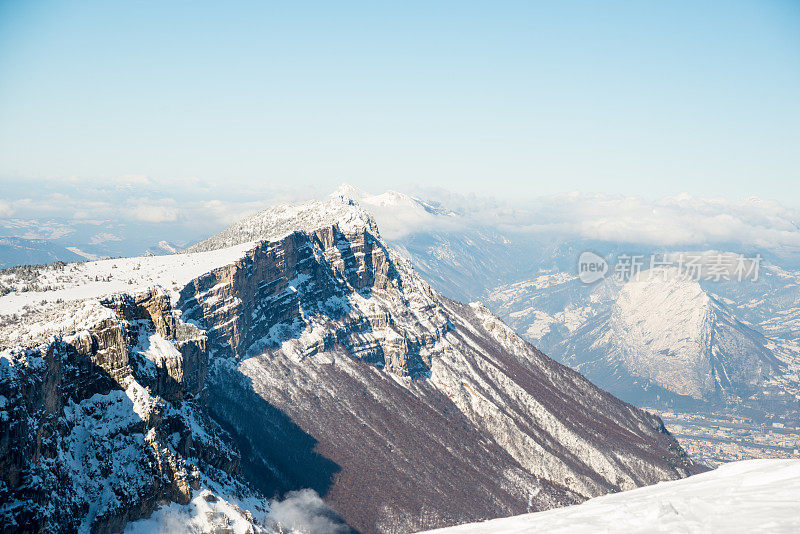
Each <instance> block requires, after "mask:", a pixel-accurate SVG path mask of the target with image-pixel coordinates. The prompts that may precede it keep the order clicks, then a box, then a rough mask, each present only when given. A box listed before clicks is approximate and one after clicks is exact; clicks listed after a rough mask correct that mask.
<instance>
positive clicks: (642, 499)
mask: <svg viewBox="0 0 800 534" xmlns="http://www.w3.org/2000/svg"><path fill="white" fill-rule="evenodd" d="M799 530H800V460H749V461H743V462H734V463H730V464H726V465H723V466H721V467H719V468H717V469H715V470H714V471H710V472H708V473H702V474H699V475H694V476H691V477H689V478H685V479H683V480H677V481H674V482H662V483H660V484H657V485H655V486H650V487H647V488H641V489H635V490H631V491H624V492H622V493H616V494H614V495H607V496H605V497H597V498H595V499H591V500H589V501H587V502H585V503H583V504H581V505H579V506H567V507H565V508H559V509H558V510H551V511H547V512H539V513H534V514H527V515H521V516H516V517H508V518H503V519H495V520H492V521H486V522H484V523H472V524H469V525H460V526H457V527H451V528H445V529H441V530H436V531H431V533H430V534H433V533H434V532H435V534H488V533H491V534H522V533H524V532H548V533H552V534H555V533H564V534H580V533H595V532H653V533H656V532H664V533H672V532H698V533H699V532H728V533H743V534H744V533H746V534H750V533H753V532H764V533H769V534H778V533H786V534H789V533H792V532H798V531H799Z"/></svg>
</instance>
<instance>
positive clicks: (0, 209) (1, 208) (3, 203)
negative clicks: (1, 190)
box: [0, 198, 14, 217]
mask: <svg viewBox="0 0 800 534" xmlns="http://www.w3.org/2000/svg"><path fill="white" fill-rule="evenodd" d="M13 214H14V208H13V207H12V206H11V202H9V201H7V200H3V199H2V198H0V217H11V215H13Z"/></svg>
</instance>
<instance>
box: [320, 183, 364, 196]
mask: <svg viewBox="0 0 800 534" xmlns="http://www.w3.org/2000/svg"><path fill="white" fill-rule="evenodd" d="M328 196H329V198H338V199H344V200H361V199H362V198H366V197H368V196H370V194H369V193H367V192H366V191H364V190H363V189H359V188H358V187H356V186H354V185H352V184H348V183H347V182H342V184H341V185H340V186H339V187H337V188H336V190H335V191H334V192H333V193H331V194H330V195H328Z"/></svg>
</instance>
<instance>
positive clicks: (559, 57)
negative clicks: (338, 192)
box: [0, 0, 800, 216]
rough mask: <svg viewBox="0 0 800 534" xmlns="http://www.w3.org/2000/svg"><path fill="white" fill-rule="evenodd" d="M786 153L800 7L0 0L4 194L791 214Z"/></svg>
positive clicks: (795, 184) (798, 172)
mask: <svg viewBox="0 0 800 534" xmlns="http://www.w3.org/2000/svg"><path fill="white" fill-rule="evenodd" d="M798 147H800V2H797V1H789V0H780V1H779V0H760V1H750V2H738V1H730V0H728V1H719V2H709V1H691V2H681V1H675V2H615V1H609V2H588V1H587V2H575V1H565V2H511V1H507V2H465V1H458V2H446V1H441V2H393V3H389V2H363V3H352V2H319V3H316V2H302V3H301V2H180V1H176V2H58V3H55V2H39V1H37V0H27V1H16V0H0V186H2V184H3V183H5V184H6V186H7V187H6V188H5V189H6V190H7V191H12V190H13V191H14V194H15V195H16V196H17V197H19V195H23V196H24V190H25V185H26V184H28V185H29V186H30V189H36V188H37V187H38V186H37V185H36V184H41V183H42V182H43V181H50V182H51V183H61V182H63V181H64V180H68V181H70V183H72V184H81V183H83V182H85V183H88V184H96V183H98V182H103V181H109V182H115V183H116V182H119V181H120V180H122V179H123V178H121V177H130V176H136V177H145V178H146V179H147V180H149V181H151V182H154V183H157V184H169V187H170V188H171V189H172V190H175V191H176V194H173V195H172V197H171V198H175V197H177V198H178V199H180V192H181V191H185V192H186V193H187V194H190V189H191V187H192V186H191V184H192V183H196V182H202V183H205V184H211V188H212V189H214V190H223V191H226V192H228V193H231V192H233V191H238V192H240V195H242V196H245V197H247V198H249V199H250V200H255V199H254V198H253V196H255V195H260V194H263V192H264V191H265V190H280V191H283V190H290V189H297V190H301V191H306V192H307V191H331V190H333V189H334V188H335V187H336V186H337V185H338V184H339V183H341V182H343V181H347V182H349V183H352V184H354V185H356V186H359V187H362V188H365V189H368V190H371V191H374V192H380V191H383V190H385V189H388V188H401V187H405V186H409V185H414V186H421V187H437V188H443V189H447V190H451V191H457V192H463V193H475V194H477V195H489V196H493V197H496V198H500V199H507V200H508V199H534V198H536V197H538V196H540V195H552V194H557V193H561V192H569V191H581V192H599V193H605V194H622V195H634V196H636V195H640V196H643V197H645V198H649V199H657V198H660V197H663V196H666V195H675V194H679V193H688V194H690V195H694V196H699V197H722V198H726V199H746V198H749V197H753V196H756V197H759V198H762V199H764V200H778V201H780V202H782V203H784V204H786V205H789V206H792V207H800V150H798ZM10 184H14V185H13V187H12V186H11V185H10ZM181 184H184V185H181ZM2 189H3V188H0V216H2V211H3V209H4V207H3V206H4V202H5V205H13V203H14V202H15V201H18V200H19V198H16V199H15V198H9V197H11V194H10V193H7V194H6V195H3V192H2ZM76 191H77V193H76V194H77V195H78V198H79V195H80V187H78V188H77V189H76ZM90 191H91V188H87V189H86V195H90V194H91V193H90ZM4 197H5V198H4ZM87 198H88V197H87ZM144 200H145V201H146V200H147V199H146V198H145V199H144ZM205 200H206V201H213V200H214V199H213V198H206V199H205ZM5 211H6V212H7V213H10V211H11V210H10V209H6V210H5Z"/></svg>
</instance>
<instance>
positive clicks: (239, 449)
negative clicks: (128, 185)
mask: <svg viewBox="0 0 800 534" xmlns="http://www.w3.org/2000/svg"><path fill="white" fill-rule="evenodd" d="M0 276H2V277H3V283H4V284H5V285H6V286H7V287H11V288H14V291H12V292H11V293H8V294H6V295H4V296H2V297H0V314H2V318H3V321H2V323H0V344H1V345H0V350H2V359H0V362H2V365H3V367H2V369H3V370H4V372H3V374H0V395H3V397H2V399H0V400H2V402H3V407H4V408H3V409H4V410H6V412H7V415H4V416H3V418H0V434H2V435H3V436H8V439H5V440H3V441H1V442H0V444H2V446H3V447H5V448H4V449H3V450H2V451H1V452H3V458H4V462H5V463H2V464H0V476H1V477H2V479H1V480H2V483H3V484H2V485H0V491H2V492H3V493H2V495H3V501H4V502H13V503H15V504H14V506H12V507H6V508H3V510H2V511H3V515H0V517H2V519H3V521H5V522H8V524H14V523H11V522H12V521H13V522H16V524H17V525H28V526H29V527H30V530H34V531H35V530H44V529H47V528H50V527H52V526H53V525H60V524H62V522H67V524H69V525H78V524H83V523H86V524H87V525H89V526H91V528H94V529H108V528H113V529H116V528H118V527H119V526H120V525H124V524H125V523H126V522H128V521H131V520H133V519H137V518H143V517H146V516H148V515H149V514H151V513H152V512H153V509H154V508H155V507H156V505H157V504H158V503H159V502H161V501H172V502H175V503H176V504H177V505H180V506H183V507H187V506H188V507H189V508H188V509H187V508H182V509H178V510H175V512H176V513H177V514H178V516H184V517H186V516H187V514H190V515H191V510H192V509H193V510H195V511H196V510H198V509H200V508H203V507H206V505H205V504H203V502H205V503H209V502H219V503H221V504H219V505H215V506H208V507H209V508H211V509H212V510H210V511H211V512H212V513H215V512H214V510H213V509H214V508H215V507H219V508H220V513H222V512H224V511H225V510H228V509H230V508H231V507H230V506H229V505H228V504H227V503H236V502H250V501H248V499H251V498H256V499H258V498H259V497H260V498H261V499H263V497H264V496H272V495H275V494H276V493H283V492H286V491H291V490H300V489H303V488H311V489H314V490H316V491H318V492H319V493H320V494H321V495H322V496H323V497H324V499H325V501H326V502H327V503H329V504H331V505H332V506H333V507H334V508H335V509H336V511H337V512H339V513H340V514H341V515H342V517H343V518H344V519H345V520H346V521H347V522H348V523H349V524H350V525H352V526H353V527H355V528H357V529H358V530H359V531H362V532H365V533H368V532H396V531H411V530H418V529H421V528H430V527H435V526H443V525H448V524H454V523H458V522H463V521H469V520H477V519H481V518H489V517H496V516H498V515H507V514H513V513H519V512H525V511H531V510H542V509H548V508H552V507H555V506H560V505H564V504H569V503H575V502H579V501H581V500H583V499H586V498H588V497H593V496H596V495H601V494H604V493H608V492H613V491H619V490H624V489H630V488H634V487H637V486H641V485H644V484H651V483H654V482H657V481H659V480H670V479H676V478H680V477H682V476H686V475H689V474H691V473H694V472H698V471H700V470H702V467H701V466H698V465H696V464H694V463H693V462H692V461H691V460H690V459H689V458H688V457H687V456H686V455H685V453H684V452H683V450H682V449H681V448H680V446H679V445H678V444H677V442H676V441H675V440H674V439H673V438H672V437H671V436H670V435H669V434H668V433H667V432H666V430H665V429H664V427H663V424H662V423H661V421H660V420H659V419H658V418H656V417H654V416H652V415H650V414H647V413H646V412H643V411H641V410H639V409H637V408H634V407H633V406H630V405H628V404H626V403H624V402H622V401H620V400H618V399H616V398H614V397H613V396H611V395H609V394H607V393H605V392H603V391H601V390H600V389H598V388H596V387H595V386H593V385H592V384H591V383H590V382H588V381H587V380H586V379H584V378H583V377H582V376H580V375H579V374H577V373H575V372H574V371H572V370H570V369H568V368H566V367H564V366H562V365H560V364H558V363H556V362H554V361H552V360H550V359H549V358H547V357H546V356H545V355H543V354H542V353H541V352H539V351H538V350H536V349H535V348H534V347H532V346H531V345H529V344H527V343H526V342H524V341H523V340H522V339H521V338H519V337H518V336H517V335H516V334H515V333H514V332H513V331H512V330H511V329H509V328H508V327H507V326H506V325H504V324H503V323H502V322H501V321H500V320H498V319H497V317H495V316H494V315H492V314H491V313H490V312H489V311H488V310H487V309H486V308H484V307H482V306H480V305H477V304H475V305H462V304H459V303H456V302H454V301H450V300H448V299H447V298H445V297H443V296H441V295H440V294H438V293H437V292H436V291H434V290H432V289H431V288H430V286H428V284H427V283H425V282H424V281H423V280H422V279H421V278H420V277H419V276H418V275H417V274H416V273H415V271H414V269H413V268H412V267H411V265H410V264H409V263H408V262H407V261H406V260H404V259H403V258H402V257H400V256H398V255H396V254H394V253H393V252H391V251H390V250H389V249H388V248H387V247H386V245H385V244H384V242H383V241H381V239H380V237H379V234H378V233H377V229H376V227H375V223H374V221H373V220H372V218H371V217H370V215H369V214H368V213H367V212H365V211H364V210H363V209H362V208H360V207H359V206H358V205H357V203H356V202H352V201H351V200H350V199H345V200H342V199H341V198H331V199H328V200H326V201H323V202H317V203H309V204H304V205H300V206H295V207H291V206H283V207H279V208H276V209H274V210H267V211H265V212H262V213H260V214H257V215H256V216H254V217H252V218H248V219H246V220H243V221H241V222H240V223H238V224H236V225H234V226H233V227H232V228H231V229H229V230H227V231H225V232H223V233H222V234H220V235H219V236H216V237H214V238H211V239H209V240H206V241H204V242H203V243H201V244H199V245H198V246H197V247H194V248H192V249H191V250H190V251H188V252H186V253H185V254H177V255H170V256H163V257H146V258H131V259H126V260H107V261H103V262H90V263H86V264H78V265H75V264H67V265H59V266H53V267H51V268H48V269H44V270H41V269H34V270H24V269H22V270H15V271H8V272H3V273H2V275H0ZM153 286H155V287H153ZM21 325H22V326H21ZM51 336H55V337H51ZM55 371H57V372H55ZM131 388H133V389H131ZM138 391H143V392H144V393H146V395H147V397H146V398H148V399H152V401H148V402H147V403H146V406H149V407H152V409H151V408H148V409H147V410H140V409H137V408H136V406H137V404H136V403H131V402H129V401H126V400H125V399H126V398H127V399H130V398H131V394H132V393H128V392H138ZM144 393H143V394H142V395H144ZM97 395H100V396H101V397H97ZM137 395H138V394H137ZM142 398H145V397H142ZM101 404H102V405H103V406H106V405H108V406H111V405H112V404H113V406H114V409H113V410H110V409H109V410H106V409H104V408H102V407H100V405H101ZM187 411H189V412H190V413H189V415H187V416H186V417H183V416H180V414H184V413H187ZM131 412H134V413H135V414H137V415H136V417H134V416H133V415H131ZM109 414H110V415H109ZM113 414H119V415H120V417H119V419H120V421H119V422H117V418H116V416H113V419H114V420H113V421H111V420H107V419H108V417H111V416H112V415H113ZM165 414H175V415H174V416H170V417H167V416H166V415H165ZM128 416H130V417H128ZM126 417H127V418H128V419H130V420H128V419H126ZM137 417H138V419H137ZM139 419H141V420H142V421H143V423H140V422H139ZM192 421H194V423H193V422H192ZM105 427H109V428H113V429H114V431H113V432H104V431H103V428H105ZM87 429H88V430H87ZM62 430H63V431H64V432H66V435H68V436H75V439H72V438H70V439H66V438H64V437H63V435H62ZM37 435H42V436H46V437H47V439H45V440H43V441H37V440H36V439H35V438H34V436H37ZM87 436H89V437H91V443H92V446H91V450H93V451H99V452H98V454H99V455H100V456H98V457H97V458H95V459H92V458H94V457H91V458H89V460H88V461H89V462H90V465H96V462H100V463H99V464H97V468H96V471H87V470H86V469H88V468H81V467H80V465H81V463H80V462H77V461H76V462H73V463H72V464H70V465H73V466H74V470H72V471H69V472H62V471H61V470H60V469H59V468H58V466H59V465H61V464H60V463H59V462H55V463H53V461H52V459H53V458H61V457H65V458H66V457H76V455H77V456H80V457H81V458H83V456H81V455H85V454H86V451H87V449H86V447H84V446H82V445H81V444H82V443H86V442H87V441H86V439H87ZM203 436H211V438H208V439H205V438H203ZM23 443H24V444H25V447H27V448H23V449H20V450H23V451H24V453H22V454H19V453H12V452H11V451H14V450H17V449H19V448H20V447H21V444H23ZM207 443H213V444H217V445H214V446H213V447H212V446H209V447H207V446H206V444H207ZM115 451H121V452H124V454H123V456H124V457H131V458H134V459H136V461H137V462H140V464H141V465H143V466H145V465H146V466H149V467H147V468H143V469H140V470H138V471H137V473H138V476H139V477H140V478H141V479H142V480H141V481H140V482H136V484H133V485H131V486H130V487H132V488H139V490H137V491H136V492H134V493H135V495H133V496H132V495H131V494H130V493H131V492H130V491H129V489H128V487H127V486H126V482H130V481H129V480H128V479H126V478H125V476H123V473H124V466H118V465H116V464H115V463H114V458H115V455H114V452H115ZM224 458H229V459H230V461H222V459H224ZM104 462H105V463H104ZM173 466H175V467H173ZM87 473H90V474H91V476H88V477H87V476H84V475H86V474H87ZM109 473H111V474H114V476H111V475H109ZM116 473H120V474H119V476H117V475H116ZM219 473H224V474H225V475H224V481H223V480H222V479H221V478H220V476H221V475H220V476H217V475H218V474H219ZM20 474H22V475H20ZM35 477H36V478H35ZM38 480H45V481H47V484H40V483H39V482H37V481H38ZM147 480H159V481H163V482H162V483H163V484H164V485H163V487H162V486H159V487H160V488H161V490H159V491H151V490H150V489H148V488H150V486H148V485H147ZM32 481H33V482H32ZM243 481H246V482H247V483H248V484H249V485H250V487H251V488H252V489H253V490H254V491H255V492H256V493H255V495H250V494H249V493H248V491H250V490H247V489H246V488H244V487H243V485H242V482H243ZM223 482H225V485H224V486H223V487H222V489H215V488H217V486H219V485H221V484H223ZM215 484H216V486H215ZM206 490H208V491H211V492H212V493H214V496H212V497H211V500H209V499H207V498H206V495H207V493H204V492H206ZM223 490H224V491H223ZM197 499H201V500H200V501H197ZM213 499H217V501H214V500H213ZM54 502H58V503H61V505H60V506H57V507H53V506H49V505H48V503H54ZM192 503H195V504H194V505H192ZM200 505H202V507H201V506H200ZM192 506H194V508H192ZM84 510H89V511H88V512H84ZM98 510H99V511H102V514H97V513H96V512H97V511H98ZM234 511H236V510H234ZM245 511H246V510H245ZM262 511H263V510H262ZM252 512H253V513H251V514H250V516H248V515H247V514H246V513H243V512H241V513H240V511H237V512H236V513H233V512H231V514H229V515H228V516H226V517H227V518H228V519H226V520H229V521H234V522H236V521H239V519H240V518H241V517H250V518H252V521H251V523H253V524H256V525H257V524H258V517H259V514H258V513H256V512H258V510H253V511H252ZM237 514H238V515H237ZM222 515H223V516H224V515H225V514H222ZM168 516H169V517H172V515H169V514H168ZM157 517H161V516H157ZM223 519H224V518H223ZM273 520H274V518H273ZM198 524H202V522H200V523H198ZM264 528H269V525H266V526H265V527H264Z"/></svg>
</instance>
